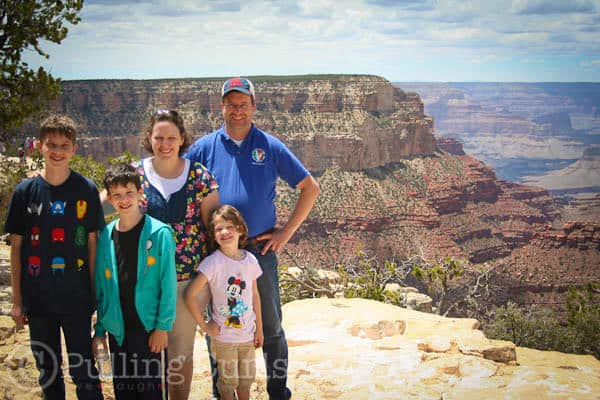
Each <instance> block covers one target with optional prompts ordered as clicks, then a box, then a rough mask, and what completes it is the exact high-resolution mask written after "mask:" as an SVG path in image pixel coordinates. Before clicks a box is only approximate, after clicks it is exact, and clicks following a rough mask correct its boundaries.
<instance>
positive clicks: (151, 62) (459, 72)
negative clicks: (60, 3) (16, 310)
mask: <svg viewBox="0 0 600 400" xmlns="http://www.w3.org/2000/svg"><path fill="white" fill-rule="evenodd" d="M80 15H81V18H82V21H81V22H80V23H79V24H78V25H76V26H70V27H69V28H70V29H69V35H68V36H67V38H66V39H65V40H64V41H63V43H62V44H60V45H51V44H47V43H46V44H44V45H43V48H44V49H45V50H47V51H48V52H49V53H50V59H49V60H44V59H42V58H40V57H37V56H35V55H33V52H28V55H27V56H26V60H27V61H28V62H30V64H31V65H32V66H38V65H43V66H44V67H45V68H46V69H48V70H49V71H50V72H51V73H52V74H53V75H54V76H55V77H60V78H62V79H65V80H68V79H110V78H128V79H153V78H183V77H223V76H235V75H246V76H248V75H291V74H316V73H333V74H336V73H344V74H374V75H380V76H383V77H384V78H386V79H389V80H390V81H442V82H452V81H492V82H515V81H519V82H536V81H537V82H539V81H562V82H574V81H586V82H590V81H591V82H599V81H600V0H512V1H511V0H503V1H500V0H487V1H486V0H481V1H468V0H338V1H335V0H304V1H288V0H263V1H237V0H203V1H198V0H189V1H187V0H181V1H175V0H128V1H120V0H85V3H84V8H83V10H82V12H81V14H80Z"/></svg>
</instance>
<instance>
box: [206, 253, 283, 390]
mask: <svg viewBox="0 0 600 400" xmlns="http://www.w3.org/2000/svg"><path fill="white" fill-rule="evenodd" d="M262 248H263V244H257V245H251V246H248V247H247V248H246V250H248V251H250V252H251V253H252V254H254V256H255V257H256V259H257V260H258V263H259V264H260V267H261V269H262V271H263V273H262V275H261V276H260V277H259V278H258V279H257V285H258V292H259V293H260V305H261V311H262V313H261V314H262V322H263V333H264V336H265V342H264V344H263V355H264V359H265V369H266V372H267V393H268V394H269V399H270V400H288V399H289V398H291V397H292V392H291V391H290V389H288V387H287V369H288V347H287V341H286V339H285V333H284V332H283V328H282V327H281V320H282V314H281V300H280V299H279V275H278V271H277V265H278V262H277V256H276V255H275V252H273V251H268V252H267V254H265V255H264V256H263V255H261V254H260V251H261V250H262ZM206 341H207V343H208V348H209V349H210V338H209V337H208V336H207V337H206ZM210 366H211V370H212V378H213V395H214V396H215V397H219V396H218V390H217V378H218V376H217V369H216V368H217V366H216V364H215V362H214V359H213V358H212V357H210Z"/></svg>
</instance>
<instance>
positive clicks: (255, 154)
mask: <svg viewBox="0 0 600 400" xmlns="http://www.w3.org/2000/svg"><path fill="white" fill-rule="evenodd" d="M266 155H267V153H265V151H264V150H263V149H261V148H260V147H257V148H256V149H254V150H252V159H253V160H254V162H255V163H260V164H262V163H263V162H264V161H265V158H266Z"/></svg>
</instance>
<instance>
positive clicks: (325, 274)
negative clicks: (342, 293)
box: [317, 269, 340, 282]
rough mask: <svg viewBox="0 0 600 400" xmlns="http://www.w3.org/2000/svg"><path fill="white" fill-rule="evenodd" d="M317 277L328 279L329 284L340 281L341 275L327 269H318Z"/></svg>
mask: <svg viewBox="0 0 600 400" xmlns="http://www.w3.org/2000/svg"><path fill="white" fill-rule="evenodd" d="M317 276H318V277H319V278H321V279H327V281H329V282H338V281H339V280H340V274H338V273H337V272H335V271H329V270H326V269H318V270H317Z"/></svg>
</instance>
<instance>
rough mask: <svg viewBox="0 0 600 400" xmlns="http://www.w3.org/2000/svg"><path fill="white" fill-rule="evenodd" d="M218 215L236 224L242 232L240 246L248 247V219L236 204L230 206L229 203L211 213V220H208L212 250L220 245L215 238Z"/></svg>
mask: <svg viewBox="0 0 600 400" xmlns="http://www.w3.org/2000/svg"><path fill="white" fill-rule="evenodd" d="M217 217H221V218H223V219H224V220H225V221H228V222H231V223H232V224H233V225H235V226H236V228H237V229H238V232H240V241H239V243H238V247H239V248H242V247H246V244H247V242H248V226H247V225H246V221H245V220H244V217H243V216H242V213H241V212H240V211H239V210H238V209H237V208H235V207H234V206H230V205H229V204H225V205H222V206H220V207H219V208H217V209H216V210H214V211H213V212H212V213H211V214H210V220H209V221H208V240H209V242H208V243H209V246H210V250H211V251H214V250H216V249H217V248H218V247H219V245H218V244H217V241H216V240H215V219H217Z"/></svg>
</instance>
